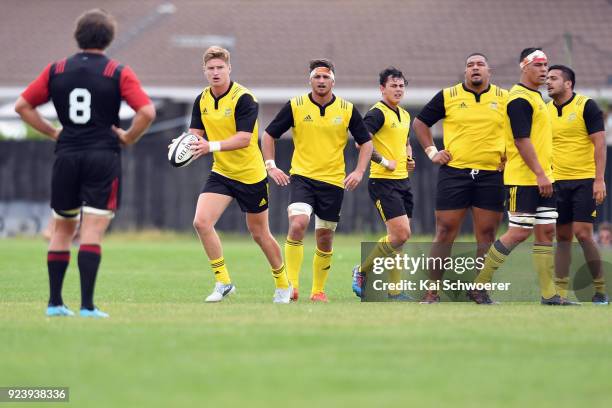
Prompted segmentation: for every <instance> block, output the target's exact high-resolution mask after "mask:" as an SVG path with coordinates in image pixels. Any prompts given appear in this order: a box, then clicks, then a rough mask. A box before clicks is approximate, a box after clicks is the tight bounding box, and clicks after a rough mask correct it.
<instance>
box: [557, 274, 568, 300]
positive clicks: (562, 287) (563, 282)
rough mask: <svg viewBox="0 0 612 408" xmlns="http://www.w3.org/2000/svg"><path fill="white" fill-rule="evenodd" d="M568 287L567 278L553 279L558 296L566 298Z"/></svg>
mask: <svg viewBox="0 0 612 408" xmlns="http://www.w3.org/2000/svg"><path fill="white" fill-rule="evenodd" d="M568 287H569V278H556V277H555V288H557V293H559V296H561V297H564V298H566V297H567V291H568Z"/></svg>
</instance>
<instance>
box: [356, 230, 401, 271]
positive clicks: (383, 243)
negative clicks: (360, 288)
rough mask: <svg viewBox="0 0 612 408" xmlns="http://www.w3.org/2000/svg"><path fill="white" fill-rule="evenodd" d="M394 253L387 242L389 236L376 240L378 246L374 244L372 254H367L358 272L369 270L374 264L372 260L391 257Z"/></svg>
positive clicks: (393, 249)
mask: <svg viewBox="0 0 612 408" xmlns="http://www.w3.org/2000/svg"><path fill="white" fill-rule="evenodd" d="M395 252H396V251H395V248H393V246H391V243H390V242H389V236H388V235H385V236H384V237H382V238H381V239H379V240H378V244H376V246H375V247H374V249H373V250H372V252H370V253H369V254H368V257H367V258H366V259H365V261H364V262H363V264H361V267H360V272H365V271H367V270H369V269H371V268H372V265H373V264H374V258H385V257H387V256H391V255H393V254H394V253H395Z"/></svg>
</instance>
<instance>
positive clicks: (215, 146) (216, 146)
mask: <svg viewBox="0 0 612 408" xmlns="http://www.w3.org/2000/svg"><path fill="white" fill-rule="evenodd" d="M208 148H209V150H210V151H211V152H219V151H221V142H208Z"/></svg>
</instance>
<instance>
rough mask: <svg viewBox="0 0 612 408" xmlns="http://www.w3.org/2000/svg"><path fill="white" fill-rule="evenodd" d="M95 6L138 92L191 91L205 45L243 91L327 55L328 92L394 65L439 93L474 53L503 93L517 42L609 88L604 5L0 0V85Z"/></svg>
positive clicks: (278, 82)
mask: <svg viewBox="0 0 612 408" xmlns="http://www.w3.org/2000/svg"><path fill="white" fill-rule="evenodd" d="M99 6H102V7H103V8H105V9H106V10H108V11H110V12H111V13H113V14H114V15H115V17H116V18H117V20H118V23H119V31H118V36H117V38H116V40H115V42H114V44H113V46H112V47H111V49H109V54H110V55H111V56H112V57H113V58H117V59H119V60H120V61H121V62H123V63H126V64H129V65H130V66H132V67H133V68H134V70H135V71H136V72H137V74H138V76H139V77H140V79H141V81H142V82H143V84H144V85H146V86H149V87H150V86H158V87H159V86H166V87H170V86H172V87H198V86H200V85H202V84H203V82H204V78H203V76H202V72H201V64H202V63H201V55H202V53H203V51H204V49H205V48H206V47H207V46H208V45H210V44H213V43H220V44H221V45H225V46H227V47H228V48H229V49H230V50H231V51H232V69H233V72H232V75H233V78H234V79H235V80H237V81H238V82H241V83H243V84H245V85H247V86H249V87H267V88H275V87H278V88H283V87H284V88H287V87H296V86H298V87H299V86H301V85H302V84H303V85H305V82H306V78H307V64H308V60H309V59H311V58H316V57H327V58H330V59H332V60H333V61H334V63H335V65H336V71H337V73H336V85H337V86H339V87H348V88H359V87H372V85H373V84H374V83H376V82H375V81H376V79H377V73H378V71H380V70H381V69H382V68H384V67H385V66H387V65H395V66H397V67H398V68H400V69H402V70H403V71H404V73H405V75H406V76H407V77H408V78H409V79H410V81H411V87H416V88H432V87H434V88H439V87H444V86H448V85H450V84H452V83H455V82H458V81H460V80H461V78H462V72H463V63H464V59H465V57H466V56H467V55H468V54H469V53H471V52H474V51H479V52H483V53H485V54H486V55H487V56H488V58H489V61H490V63H491V65H492V67H493V68H494V77H493V78H494V79H493V80H494V82H496V83H499V84H501V85H503V86H509V85H510V84H512V83H514V82H516V81H517V79H518V75H519V69H518V55H519V53H520V51H521V49H523V48H525V47H529V46H542V47H543V48H544V51H545V52H546V53H547V54H548V55H549V58H550V62H551V63H566V64H568V63H569V64H571V65H572V66H573V68H574V69H575V70H576V73H577V82H578V85H579V86H582V87H587V88H592V89H600V88H611V87H612V2H611V1H606V0H581V1H575V0H540V1H533V0H513V1H501V0H480V1H474V0H427V1H420V0H405V1H401V0H377V1H369V0H336V1H330V0H327V1H324V0H311V1H301V0H259V1H250V0H225V1H208V0H197V1H196V0H175V1H172V2H171V3H163V2H162V1H153V0H138V1H115V0H111V1H104V2H101V1H100V0H96V1H92V0H79V1H76V0H74V1H73V0H54V1H45V2H40V1H35V0H4V1H3V7H2V9H3V11H2V14H3V18H2V20H3V21H2V24H0V32H1V33H2V35H0V50H2V55H3V58H2V59H0V72H2V75H0V86H4V87H7V86H18V87H21V86H24V85H25V84H27V83H28V82H29V81H31V80H32V79H33V78H34V77H35V76H36V75H37V74H38V73H39V72H40V71H41V70H42V68H43V67H44V66H45V65H46V64H47V63H49V62H51V61H53V60H57V59H60V58H62V57H64V56H66V55H69V54H71V53H73V52H75V51H76V45H75V42H74V40H73V38H72V32H73V28H74V21H75V19H76V18H77V17H78V16H79V15H80V14H81V13H82V12H83V11H84V10H87V9H90V8H94V7H99ZM570 50H571V52H570Z"/></svg>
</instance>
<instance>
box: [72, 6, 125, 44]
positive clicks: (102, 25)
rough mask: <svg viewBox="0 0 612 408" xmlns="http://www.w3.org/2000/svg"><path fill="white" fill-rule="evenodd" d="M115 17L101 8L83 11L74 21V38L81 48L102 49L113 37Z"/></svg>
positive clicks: (115, 26)
mask: <svg viewBox="0 0 612 408" xmlns="http://www.w3.org/2000/svg"><path fill="white" fill-rule="evenodd" d="M116 28H117V23H116V21H115V18H114V17H113V16H112V15H111V14H110V13H108V12H107V11H106V10H103V9H93V10H89V11H86V12H85V13H83V14H82V15H81V16H80V17H79V18H78V19H77V21H76V29H75V30H74V38H75V39H76V41H77V44H78V45H79V48H80V49H82V50H85V49H95V50H104V49H106V48H107V47H108V46H109V45H110V43H111V42H112V41H113V38H115V29H116Z"/></svg>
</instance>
